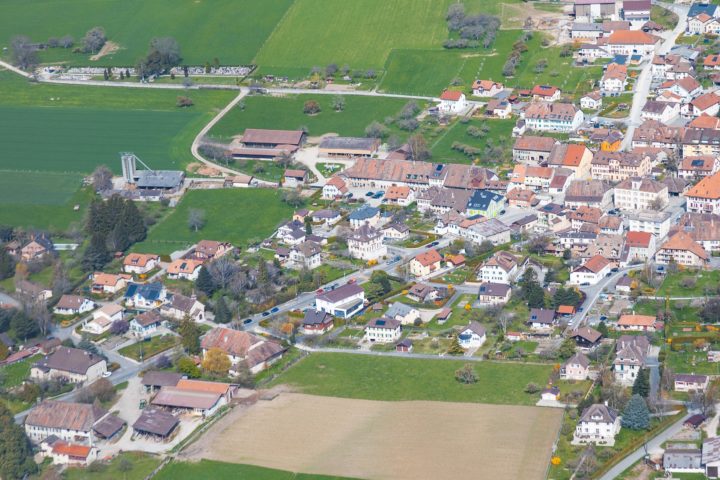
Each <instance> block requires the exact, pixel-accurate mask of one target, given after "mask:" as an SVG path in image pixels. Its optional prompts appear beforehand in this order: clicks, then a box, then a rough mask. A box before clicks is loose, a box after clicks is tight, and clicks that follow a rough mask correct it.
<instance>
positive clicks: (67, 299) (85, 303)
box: [53, 295, 95, 315]
mask: <svg viewBox="0 0 720 480" xmlns="http://www.w3.org/2000/svg"><path fill="white" fill-rule="evenodd" d="M93 308H95V302H93V301H92V300H89V299H87V298H84V297H80V296H78V295H63V296H62V297H60V300H58V303H57V304H55V307H54V308H53V312H55V314H57V315H79V314H81V313H86V312H89V311H90V310H92V309H93Z"/></svg>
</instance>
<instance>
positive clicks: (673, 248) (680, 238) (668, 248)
mask: <svg viewBox="0 0 720 480" xmlns="http://www.w3.org/2000/svg"><path fill="white" fill-rule="evenodd" d="M709 258H710V257H709V255H708V253H707V251H705V249H704V248H703V247H702V245H700V244H699V243H697V242H696V241H695V240H693V238H692V237H691V236H690V234H688V233H686V232H684V231H679V232H677V233H676V234H674V235H673V236H671V237H670V239H669V240H667V241H666V242H665V243H663V244H662V245H660V248H659V249H658V251H657V252H655V262H657V263H659V264H661V265H668V264H670V263H671V262H675V263H676V264H678V265H682V266H684V267H696V268H700V267H704V266H705V265H706V264H707V263H708V261H709Z"/></svg>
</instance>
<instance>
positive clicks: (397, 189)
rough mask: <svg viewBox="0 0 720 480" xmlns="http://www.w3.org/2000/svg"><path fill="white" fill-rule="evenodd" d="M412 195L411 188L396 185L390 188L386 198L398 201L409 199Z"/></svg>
mask: <svg viewBox="0 0 720 480" xmlns="http://www.w3.org/2000/svg"><path fill="white" fill-rule="evenodd" d="M409 195H410V187H408V186H406V185H394V186H392V187H390V188H388V191H387V193H386V194H385V198H387V199H388V200H398V199H405V198H408V196H409Z"/></svg>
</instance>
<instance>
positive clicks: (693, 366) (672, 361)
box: [665, 348, 720, 375]
mask: <svg viewBox="0 0 720 480" xmlns="http://www.w3.org/2000/svg"><path fill="white" fill-rule="evenodd" d="M665 351H666V352H667V356H666V357H665V364H666V365H667V366H668V367H670V368H671V369H672V371H673V372H675V373H697V374H699V375H720V363H711V362H708V361H707V352H683V351H679V352H674V351H671V350H670V349H669V348H668V349H666V350H665Z"/></svg>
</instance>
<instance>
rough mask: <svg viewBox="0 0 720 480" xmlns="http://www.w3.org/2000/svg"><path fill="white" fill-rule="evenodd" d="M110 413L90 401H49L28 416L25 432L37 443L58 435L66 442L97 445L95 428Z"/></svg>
mask: <svg viewBox="0 0 720 480" xmlns="http://www.w3.org/2000/svg"><path fill="white" fill-rule="evenodd" d="M107 415H108V411H107V410H105V409H103V408H99V407H96V406H94V405H91V404H88V403H71V402H60V401H57V400H45V401H43V402H42V403H40V404H39V405H37V406H36V407H35V408H33V409H32V410H30V413H29V414H28V416H27V417H26V418H25V433H26V434H27V436H28V438H29V439H30V440H31V441H32V442H33V443H40V442H42V441H43V440H45V439H46V438H48V437H50V436H51V435H54V436H55V437H56V438H59V439H60V440H64V441H66V442H73V443H76V444H83V445H93V444H94V443H95V432H94V431H93V427H94V426H95V425H96V424H97V423H98V422H100V421H101V420H102V419H103V418H105V417H106V416H107Z"/></svg>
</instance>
